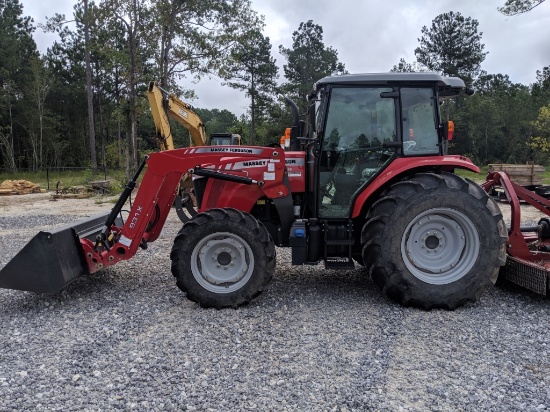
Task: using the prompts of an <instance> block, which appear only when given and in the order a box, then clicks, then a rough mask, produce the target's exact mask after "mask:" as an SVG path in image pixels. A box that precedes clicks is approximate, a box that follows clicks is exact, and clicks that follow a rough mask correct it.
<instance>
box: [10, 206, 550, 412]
mask: <svg viewBox="0 0 550 412" xmlns="http://www.w3.org/2000/svg"><path fill="white" fill-rule="evenodd" d="M75 202H76V201H75ZM79 202H83V201H82V200H79ZM88 206H89V204H88ZM96 206H97V207H96V208H97V209H102V210H109V208H110V207H112V204H111V205H109V204H107V205H96ZM89 209H93V207H89ZM6 210H8V209H5V211H6ZM71 210H72V212H71V213H70V214H61V215H60V213H62V211H64V212H66V211H67V207H65V206H62V205H59V204H55V203H52V204H50V205H49V207H46V208H39V207H37V205H33V206H32V207H29V208H28V209H25V208H24V207H22V206H21V207H17V208H14V213H13V214H11V215H8V214H6V213H2V214H0V250H2V254H1V256H0V267H3V266H4V265H5V264H6V263H7V262H8V261H9V259H10V258H11V257H12V256H13V255H14V254H15V253H16V252H17V251H18V250H19V249H20V248H21V247H22V246H23V245H24V244H25V243H26V242H27V240H28V239H29V238H30V237H31V236H32V235H33V234H34V233H36V232H37V231H38V230H40V229H44V228H48V227H51V226H52V225H54V224H64V223H68V222H72V221H75V220H77V219H78V215H79V212H78V211H79V210H81V209H80V208H79V207H78V206H75V207H73V208H72V209H71ZM88 211H89V210H87V212H88ZM87 214H89V213H87ZM82 216H84V215H82ZM179 227H180V223H179V221H178V220H177V217H176V216H175V213H172V214H171V216H170V217H169V220H168V223H167V225H166V227H165V229H164V231H163V233H162V235H161V238H160V239H159V240H158V241H157V242H155V243H152V244H150V246H149V249H148V250H147V251H140V252H138V254H137V255H136V256H135V257H134V258H133V259H131V260H130V261H127V262H123V263H120V264H118V265H116V266H114V267H113V268H110V269H108V270H105V271H103V272H101V273H99V274H96V275H93V276H92V277H90V278H83V279H79V280H77V281H75V282H74V283H72V284H71V285H69V286H68V287H67V288H66V289H65V290H63V291H62V292H61V293H59V294H57V295H54V296H47V295H35V294H32V293H27V292H20V291H10V290H5V289H0V348H1V350H0V410H1V411H13V410H33V411H34V410H36V411H39V410H60V411H70V410H79V411H80V410H87V409H88V410H113V409H124V410H132V409H135V410H144V411H150V410H158V411H166V410H178V411H180V410H197V411H233V410H259V411H271V410H273V411H284V410H289V411H333V410H334V411H354V410H355V411H364V410H391V411H394V410H414V411H424V410H443V411H448V410H453V411H454V410H466V411H470V410H471V411H473V410H475V411H478V410H496V411H502V410H525V411H541V410H550V300H549V299H547V298H545V297H542V296H539V295H536V294H532V293H530V292H528V291H526V290H523V289H520V288H518V287H514V286H511V285H507V284H505V285H503V286H501V287H498V288H491V289H490V290H488V291H487V292H486V293H485V294H484V295H483V297H482V299H481V301H480V302H479V303H476V304H469V305H467V306H465V307H463V308H460V309H458V310H456V311H454V312H448V311H441V310H433V311H430V312H426V311H421V310H418V309H410V308H404V307H401V306H398V305H396V304H394V303H393V302H390V301H388V300H387V299H386V298H385V297H383V296H382V295H381V293H380V291H379V290H378V289H377V287H376V286H375V285H374V284H373V283H372V282H371V281H370V279H368V277H367V276H366V275H365V273H363V272H361V271H360V270H358V271H350V272H337V271H326V270H324V269H323V267H322V266H318V267H292V266H289V264H288V262H289V261H290V254H289V251H287V250H284V249H278V251H277V253H278V257H277V272H276V275H275V277H274V279H273V282H272V283H271V286H270V288H269V290H268V291H267V293H264V294H263V295H261V296H260V297H259V298H258V299H257V300H256V301H254V302H253V303H252V304H251V305H249V306H247V307H243V308H240V309H238V310H221V311H217V310H214V309H201V308H199V307H198V306H197V305H196V304H194V303H192V302H190V301H188V300H187V299H186V298H185V296H184V295H183V294H182V293H181V292H180V291H179V289H178V288H177V287H176V285H175V282H174V279H173V277H172V275H171V273H170V260H169V257H168V255H169V251H170V248H171V243H172V239H173V238H174V237H175V234H176V233H177V231H178V229H179Z"/></svg>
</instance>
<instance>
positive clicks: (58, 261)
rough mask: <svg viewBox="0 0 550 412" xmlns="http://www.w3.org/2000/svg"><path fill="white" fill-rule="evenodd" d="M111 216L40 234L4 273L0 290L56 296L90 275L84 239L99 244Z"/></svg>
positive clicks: (10, 262) (87, 220)
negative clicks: (24, 291) (65, 288)
mask: <svg viewBox="0 0 550 412" xmlns="http://www.w3.org/2000/svg"><path fill="white" fill-rule="evenodd" d="M108 215H109V213H106V214H101V215H97V216H93V217H90V218H87V219H85V220H81V221H79V222H77V223H75V224H71V225H67V226H63V227H60V228H57V229H54V230H51V231H47V232H44V231H41V232H39V233H38V234H37V235H36V236H34V237H33V238H32V239H31V240H30V241H29V243H27V244H26V245H25V247H24V248H23V249H21V251H19V253H18V254H17V255H15V257H14V258H13V259H12V260H11V261H9V262H8V264H7V265H6V266H5V267H4V268H2V269H1V270H0V287H1V288H5V289H17V290H27V291H30V292H35V293H55V292H58V291H59V290H61V289H62V288H63V287H64V286H65V285H67V284H68V283H70V282H71V281H73V280H74V279H76V278H77V277H79V276H81V275H85V274H89V271H88V264H87V263H86V259H85V257H84V252H83V249H82V247H81V245H80V239H81V238H88V239H91V240H95V236H96V235H97V234H99V233H100V232H101V229H102V228H103V227H104V225H105V221H106V220H107V216H108ZM117 223H120V221H119V222H117Z"/></svg>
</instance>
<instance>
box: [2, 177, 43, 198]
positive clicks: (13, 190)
mask: <svg viewBox="0 0 550 412" xmlns="http://www.w3.org/2000/svg"><path fill="white" fill-rule="evenodd" d="M42 192H43V190H42V189H40V186H39V185H37V184H35V183H32V182H29V181H28V180H4V181H3V182H2V184H0V195H27V194H29V193H42Z"/></svg>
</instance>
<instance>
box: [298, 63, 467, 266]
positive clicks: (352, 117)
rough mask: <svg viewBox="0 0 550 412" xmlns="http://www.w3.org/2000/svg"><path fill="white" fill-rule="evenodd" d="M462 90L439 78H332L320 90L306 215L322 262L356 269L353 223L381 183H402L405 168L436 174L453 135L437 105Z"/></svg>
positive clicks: (312, 113)
mask: <svg viewBox="0 0 550 412" xmlns="http://www.w3.org/2000/svg"><path fill="white" fill-rule="evenodd" d="M464 90H465V85H464V83H463V82H462V80H460V79H457V78H446V77H442V76H440V75H438V74H435V73H408V74H403V73H384V74H357V75H342V76H331V77H326V78H324V79H321V80H320V81H318V82H317V83H316V84H315V88H314V90H313V93H312V94H311V95H310V102H312V104H311V105H310V108H309V116H308V117H309V128H308V130H309V135H308V139H306V141H308V142H309V145H308V146H307V158H308V161H307V164H308V168H309V170H308V175H309V179H308V185H307V196H306V199H307V205H306V210H307V211H308V215H309V217H312V218H317V219H318V222H319V224H320V225H321V226H322V228H321V232H322V233H323V234H324V242H321V244H323V243H324V244H325V245H327V246H326V247H325V252H324V256H320V257H321V258H324V260H325V262H328V263H330V261H331V259H330V255H331V254H333V255H335V256H336V257H335V259H334V261H335V262H337V263H338V265H342V264H344V266H349V267H351V266H353V261H352V258H351V257H352V256H353V255H355V256H359V254H360V251H359V250H357V245H359V244H360V242H358V241H357V236H358V233H352V231H353V230H352V229H353V226H354V225H353V219H354V218H357V217H360V218H361V219H362V218H364V215H365V213H366V211H367V209H368V207H369V206H370V204H372V202H373V200H372V199H375V198H376V197H377V196H373V195H378V194H379V193H380V192H382V191H383V188H384V187H385V184H384V185H382V184H381V183H388V182H391V181H395V180H396V179H398V178H399V176H400V172H403V171H404V168H403V165H404V164H407V165H408V166H407V167H406V169H407V173H411V165H413V164H416V165H418V166H417V170H415V172H421V171H423V170H426V171H427V170H434V166H436V167H437V163H438V160H437V159H434V157H439V158H440V159H439V160H441V162H443V158H444V155H445V152H446V147H447V146H446V144H447V138H448V127H447V122H443V121H442V119H441V115H440V111H439V106H440V105H439V101H440V100H442V99H444V98H447V97H449V96H454V95H457V94H459V93H460V91H464ZM427 158H429V159H427ZM398 159H400V162H398V163H396V162H395V161H396V160H398ZM400 168H401V169H400ZM381 177H382V178H381ZM380 178H381V179H380ZM377 182H381V183H380V184H379V183H377ZM333 234H334V235H333ZM331 238H334V239H331ZM331 241H332V242H333V243H334V247H331ZM335 245H338V246H335ZM327 247H328V249H327ZM321 255H323V252H322V251H321ZM342 255H344V256H346V258H345V259H343V258H342ZM316 257H317V256H314V255H312V256H310V258H311V259H314V258H316Z"/></svg>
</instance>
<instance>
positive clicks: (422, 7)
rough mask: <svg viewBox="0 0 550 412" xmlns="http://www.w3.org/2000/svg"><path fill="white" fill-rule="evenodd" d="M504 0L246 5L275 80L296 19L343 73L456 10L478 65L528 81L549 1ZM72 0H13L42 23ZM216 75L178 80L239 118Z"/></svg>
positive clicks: (545, 51) (240, 104) (410, 57)
mask: <svg viewBox="0 0 550 412" xmlns="http://www.w3.org/2000/svg"><path fill="white" fill-rule="evenodd" d="M504 1H505V0H453V1H450V0H438V1H435V0H385V1H381V0H370V1H367V0H338V1H334V0H332V1H329V0H300V1H298V0H276V1H274V0H252V1H251V2H252V8H253V9H254V10H256V11H257V12H258V13H259V14H261V15H263V16H264V17H265V31H264V33H265V35H266V36H268V37H269V38H270V41H271V44H272V54H273V57H274V58H275V59H276V61H277V65H278V66H279V72H280V73H279V76H280V77H279V81H282V78H283V69H282V67H283V65H284V64H285V63H286V61H285V59H284V58H283V57H282V56H281V55H280V54H279V45H283V46H285V47H291V46H292V33H293V32H294V31H295V30H297V29H298V26H299V25H300V23H301V22H305V21H308V20H313V22H314V23H315V24H318V25H321V26H322V27H323V41H324V44H325V46H327V47H328V46H330V47H332V48H334V49H335V50H336V51H337V52H338V57H339V59H340V61H341V62H342V63H344V64H345V66H346V69H347V70H348V72H350V73H367V72H386V71H389V70H390V69H391V68H392V67H393V66H394V65H395V64H397V63H398V62H399V59H400V58H404V59H405V60H406V61H407V62H410V63H411V62H414V61H415V60H416V59H415V56H414V49H415V48H416V47H418V45H419V42H418V39H419V38H420V37H421V36H422V33H421V30H422V27H423V26H428V27H430V26H431V23H432V20H433V19H434V18H435V17H436V16H438V15H439V14H441V13H446V12H449V11H454V12H460V13H461V14H462V15H463V16H464V17H471V18H472V19H476V20H477V21H478V22H479V26H478V30H479V31H480V32H482V33H483V34H482V43H484V44H485V50H484V51H486V52H489V54H488V55H487V57H486V58H485V61H484V62H483V63H482V65H481V66H482V69H483V70H485V71H487V72H488V73H492V74H496V73H501V74H507V75H508V76H509V77H510V80H511V81H512V82H514V83H522V84H525V85H529V84H532V83H534V82H535V80H536V71H537V70H541V69H542V68H543V67H545V66H550V0H548V1H546V2H545V3H543V4H541V5H540V6H538V7H537V8H535V9H534V10H532V11H530V12H528V13H526V14H522V15H518V16H514V17H506V16H504V15H502V14H501V13H500V12H498V10H497V7H499V6H502V5H503V4H504ZM75 2H76V0H20V3H21V4H23V14H24V15H27V16H31V17H33V18H34V21H35V25H37V24H38V23H44V22H45V18H46V16H48V17H51V16H53V15H54V14H55V13H64V14H66V15H68V16H71V15H72V11H73V5H74V4H75ZM34 38H35V41H36V42H37V44H38V47H39V49H40V51H41V52H45V51H46V49H47V48H48V47H49V46H51V45H52V43H53V42H54V40H55V36H54V35H53V34H44V33H43V32H42V31H41V30H40V29H37V30H36V32H35V34H34ZM221 83H222V82H221V81H220V80H217V79H214V78H213V79H201V80H200V81H199V82H197V83H195V82H193V81H192V80H191V79H186V80H184V81H183V82H182V85H183V86H184V87H186V88H189V89H193V90H195V93H196V95H197V99H196V100H195V101H192V102H191V103H192V104H193V105H194V106H195V107H200V108H206V109H214V108H218V109H227V110H229V111H230V112H232V113H235V114H236V115H237V116H240V115H241V114H242V113H244V112H245V111H246V109H247V105H248V104H249V101H248V99H247V98H246V97H245V95H244V92H242V91H237V90H234V89H231V88H229V87H228V86H222V85H221Z"/></svg>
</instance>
